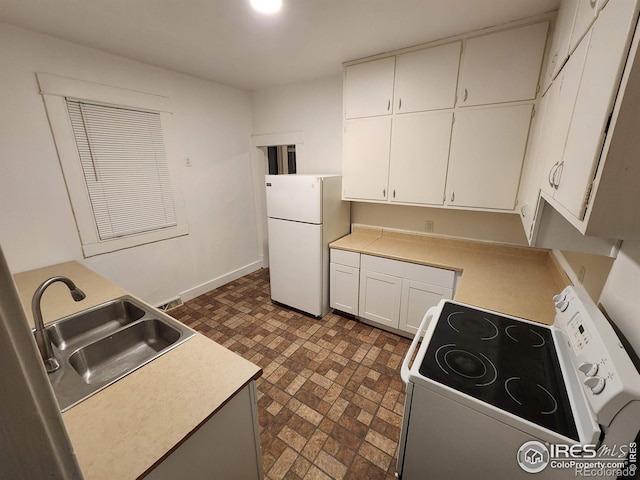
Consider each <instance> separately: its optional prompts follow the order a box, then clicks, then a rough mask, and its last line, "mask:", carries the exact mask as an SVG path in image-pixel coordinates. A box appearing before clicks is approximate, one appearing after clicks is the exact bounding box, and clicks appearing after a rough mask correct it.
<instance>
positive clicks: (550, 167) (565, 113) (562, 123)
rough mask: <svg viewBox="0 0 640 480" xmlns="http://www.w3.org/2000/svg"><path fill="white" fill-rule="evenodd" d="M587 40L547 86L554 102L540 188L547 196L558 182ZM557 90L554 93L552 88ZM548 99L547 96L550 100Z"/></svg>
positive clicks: (550, 194)
mask: <svg viewBox="0 0 640 480" xmlns="http://www.w3.org/2000/svg"><path fill="white" fill-rule="evenodd" d="M587 44H588V42H586V41H584V42H581V43H580V45H579V46H578V48H577V49H576V51H575V52H573V54H572V55H571V57H570V58H569V60H568V61H567V64H566V65H565V67H564V68H563V69H562V72H561V73H560V75H559V76H558V77H557V78H556V79H555V80H554V82H553V85H552V86H551V88H550V89H549V93H552V95H553V100H552V101H555V102H556V105H555V114H554V118H553V120H552V121H553V128H552V132H551V136H550V138H549V145H548V147H547V155H546V157H547V161H546V165H545V168H544V169H543V178H542V184H541V189H542V191H543V192H545V193H547V195H549V196H553V195H555V189H556V183H557V181H558V169H559V164H560V162H561V161H562V156H563V154H564V149H565V145H566V142H567V135H568V132H569V127H570V126H571V122H572V118H573V109H574V107H575V103H576V97H577V95H578V89H579V88H580V79H581V78H582V69H583V67H584V59H585V55H586V52H587V48H586V47H587ZM555 90H557V93H555V92H554V91H555ZM550 100H551V99H550Z"/></svg>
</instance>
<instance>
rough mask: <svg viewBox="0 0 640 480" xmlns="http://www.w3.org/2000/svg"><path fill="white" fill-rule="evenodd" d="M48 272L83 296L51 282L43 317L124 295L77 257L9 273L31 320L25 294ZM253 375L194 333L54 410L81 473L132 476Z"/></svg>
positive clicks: (250, 367) (245, 364) (254, 369)
mask: <svg viewBox="0 0 640 480" xmlns="http://www.w3.org/2000/svg"><path fill="white" fill-rule="evenodd" d="M54 275H64V276H67V277H69V278H70V279H71V280H73V281H74V282H75V283H76V285H77V286H78V287H79V288H80V289H82V290H83V291H84V292H85V293H86V295H87V298H85V299H84V300H83V301H81V302H78V303H76V302H74V301H73V300H72V299H71V296H70V295H69V292H68V290H67V288H66V286H64V285H62V284H54V285H52V286H51V287H50V288H49V289H47V291H46V293H45V294H44V296H43V298H42V313H43V317H44V320H45V323H47V322H50V321H53V320H56V319H58V318H60V317H63V316H66V315H70V314H72V313H76V312H78V311H81V310H85V309H87V308H90V307H93V306H95V305H99V304H101V303H104V302H106V301H109V300H112V299H114V298H117V297H119V296H122V295H126V294H128V292H126V291H125V290H123V289H121V288H120V287H118V286H116V285H114V284H113V283H111V282H110V281H108V280H106V279H105V278H103V277H101V276H99V275H98V274H96V273H95V272H93V271H91V270H90V269H88V268H86V267H84V266H83V265H81V264H79V263H77V262H67V263H62V264H59V265H54V266H51V267H45V268H41V269H37V270H32V271H29V272H24V273H19V274H17V275H15V277H14V278H15V282H16V285H17V287H18V292H19V293H20V296H21V299H22V303H23V306H24V309H25V311H26V312H27V316H28V318H29V319H30V321H31V322H33V320H32V316H31V297H32V295H33V292H34V291H35V289H36V288H37V286H38V285H39V284H40V283H41V282H43V281H44V280H46V279H47V278H49V277H51V276H54ZM261 374H262V370H261V369H260V367H258V366H256V365H254V364H253V363H251V362H249V361H247V360H245V359H243V358H242V357H240V356H239V355H236V354H235V353H233V352H231V351H230V350H227V349H226V348H224V347H222V346H221V345H218V344H217V343H215V342H214V341H212V340H210V339H208V338H206V337H204V336H203V335H201V334H199V333H197V334H196V335H195V336H193V337H191V338H190V339H188V340H187V341H186V342H184V343H183V344H181V345H179V346H178V347H176V348H174V349H173V350H170V351H168V352H167V353H165V354H164V355H161V356H160V357H158V358H157V359H155V360H153V361H152V362H150V363H148V364H147V365H145V366H143V367H142V368H140V369H139V370H136V371H134V372H133V373H131V374H129V375H127V376H126V377H124V378H122V379H120V380H118V381H117V382H116V383H114V384H113V385H111V386H110V387H108V388H106V389H104V390H102V391H100V392H98V393H97V394H95V395H93V396H92V397H90V398H88V399H86V400H85V401H83V402H81V403H79V404H78V405H76V406H74V407H72V408H70V409H69V410H67V411H66V412H64V413H63V414H62V418H63V420H64V423H65V426H66V428H67V432H68V434H69V437H70V439H71V444H72V445H73V448H74V450H75V453H76V455H77V457H78V462H79V464H80V468H81V470H82V473H83V475H84V477H85V478H86V479H104V480H112V479H114V478H117V479H119V480H121V479H129V478H131V479H133V478H137V477H139V476H140V475H142V474H143V473H145V472H146V471H147V470H148V469H149V468H150V467H151V466H153V465H154V464H155V463H156V462H157V461H158V460H159V459H161V458H163V457H164V456H165V455H166V454H167V453H169V452H170V451H171V450H172V449H173V448H174V447H175V446H177V445H178V444H179V443H180V442H181V441H182V440H183V439H185V437H187V436H188V435H190V434H191V433H192V432H193V431H194V430H195V429H196V428H197V427H198V426H199V425H201V424H202V423H203V422H204V421H206V420H208V419H209V418H210V417H211V415H212V414H214V413H215V412H216V411H218V410H219V409H220V408H221V407H222V406H223V405H224V404H225V403H226V402H227V400H229V399H230V398H231V397H233V395H235V394H236V393H237V392H238V391H240V390H241V389H242V388H243V387H244V386H245V385H247V383H249V382H250V381H251V380H252V379H255V378H258V377H259V376H260V375H261Z"/></svg>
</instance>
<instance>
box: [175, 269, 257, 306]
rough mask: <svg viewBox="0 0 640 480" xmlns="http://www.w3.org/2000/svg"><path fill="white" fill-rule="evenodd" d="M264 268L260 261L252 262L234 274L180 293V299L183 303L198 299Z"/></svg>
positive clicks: (222, 276) (227, 274)
mask: <svg viewBox="0 0 640 480" xmlns="http://www.w3.org/2000/svg"><path fill="white" fill-rule="evenodd" d="M260 268H262V261H260V260H258V261H256V262H252V263H250V264H249V265H245V266H244V267H241V268H238V269H237V270H234V271H232V272H229V273H226V274H224V275H221V276H219V277H217V278H214V279H212V280H209V281H208V282H205V283H201V284H200V285H196V286H195V287H193V288H190V289H189V290H185V291H184V292H181V293H180V297H182V301H184V302H186V301H187V300H191V299H192V298H196V297H197V296H199V295H202V294H203V293H207V292H209V291H211V290H213V289H214V288H218V287H221V286H222V285H225V284H227V283H229V282H232V281H234V280H236V279H238V278H240V277H244V276H245V275H249V274H250V273H252V272H255V271H256V270H260Z"/></svg>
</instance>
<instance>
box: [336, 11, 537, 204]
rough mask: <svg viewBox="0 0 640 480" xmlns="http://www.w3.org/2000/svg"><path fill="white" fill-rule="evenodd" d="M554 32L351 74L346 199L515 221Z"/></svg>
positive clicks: (514, 36)
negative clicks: (501, 214)
mask: <svg viewBox="0 0 640 480" xmlns="http://www.w3.org/2000/svg"><path fill="white" fill-rule="evenodd" d="M548 28H549V21H538V22H537V23H531V24H523V25H521V26H518V27H512V28H510V29H509V30H502V31H496V30H497V29H496V30H494V32H495V33H490V34H483V35H480V36H475V37H474V36H471V35H466V36H464V37H462V36H460V37H459V38H458V39H456V40H455V41H451V42H450V43H444V44H438V45H435V46H426V47H423V48H419V49H418V48H411V49H407V50H404V51H402V52H397V53H396V54H395V55H393V54H390V56H388V57H385V58H381V59H376V60H371V61H365V62H362V63H354V64H350V65H347V66H345V77H344V106H345V117H344V136H343V171H342V175H343V186H344V190H343V198H344V199H345V200H361V201H373V202H388V203H398V204H405V205H428V206H437V207H447V208H464V209H483V210H497V211H512V212H513V211H514V210H515V206H516V205H515V202H516V196H517V192H518V186H519V182H520V173H521V170H522V162H523V157H524V151H525V149H526V144H527V139H528V135H529V124H530V118H531V112H532V108H533V104H534V102H535V98H536V91H537V87H538V81H539V78H540V70H541V66H542V58H543V56H544V51H545V45H546V40H547V32H548ZM454 119H455V121H454ZM452 132H454V133H455V135H454V136H452Z"/></svg>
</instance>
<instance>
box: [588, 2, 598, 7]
mask: <svg viewBox="0 0 640 480" xmlns="http://www.w3.org/2000/svg"><path fill="white" fill-rule="evenodd" d="M589 3H590V4H591V8H595V7H596V3H598V0H590V2H589Z"/></svg>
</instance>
